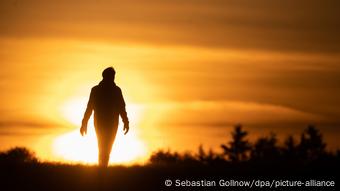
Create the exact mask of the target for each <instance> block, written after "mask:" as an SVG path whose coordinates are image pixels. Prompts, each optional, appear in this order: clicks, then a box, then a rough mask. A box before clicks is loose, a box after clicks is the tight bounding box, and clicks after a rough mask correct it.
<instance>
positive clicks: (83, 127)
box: [80, 89, 93, 136]
mask: <svg viewBox="0 0 340 191" xmlns="http://www.w3.org/2000/svg"><path fill="white" fill-rule="evenodd" d="M92 110H93V89H92V90H91V93H90V98H89V101H88V103H87V107H86V111H85V113H84V117H83V120H82V123H81V128H80V134H81V135H82V136H84V135H86V133H87V123H88V121H89V119H90V117H91V115H92Z"/></svg>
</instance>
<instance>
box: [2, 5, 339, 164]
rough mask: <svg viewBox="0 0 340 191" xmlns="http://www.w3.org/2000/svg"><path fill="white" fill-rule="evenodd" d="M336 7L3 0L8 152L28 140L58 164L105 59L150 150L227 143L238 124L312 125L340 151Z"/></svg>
mask: <svg viewBox="0 0 340 191" xmlns="http://www.w3.org/2000/svg"><path fill="white" fill-rule="evenodd" d="M337 7H339V2H338V1H331V0H330V1H323V2H320V1H307V0H306V1H299V2H296V1H293V0H289V1H284V2H277V1H275V2H273V1H269V0H268V1H265V0H264V1H250V0H243V1H218V0H216V1H215V0H214V1H196V0H195V1H193V0H188V1H167V0H166V1H153V0H143V1H131V0H129V1H124V2H121V1H105V0H101V1H100V0H97V1H92V0H91V1H90V0H86V1H79V0H71V1H42V0H26V1H20V0H16V1H14V0H13V1H1V2H0V47H1V48H0V62H1V70H0V87H1V90H2V91H1V92H2V93H1V94H0V104H1V108H0V149H7V148H9V147H12V146H15V145H23V146H27V147H30V148H33V149H34V150H35V151H36V152H37V154H38V156H40V157H42V158H44V159H49V160H54V159H55V160H57V158H58V156H56V154H55V153H54V152H55V150H54V149H53V144H55V140H56V139H57V138H58V137H60V136H62V135H64V134H65V133H66V134H67V133H69V132H72V131H75V130H77V128H79V126H78V125H77V123H78V122H79V124H80V120H81V117H82V113H83V110H84V107H85V106H86V101H87V98H88V94H89V91H90V88H91V87H92V86H94V85H96V84H97V83H98V82H99V81H100V79H101V71H102V70H103V69H104V68H105V67H107V66H114V67H115V68H116V70H117V79H116V81H117V84H118V85H119V86H120V87H121V88H122V90H123V94H124V96H125V97H126V101H127V104H128V106H129V105H130V113H129V114H130V116H131V118H132V119H133V120H134V121H132V127H131V128H132V135H131V137H135V138H136V140H137V138H138V141H139V143H141V144H142V145H143V148H144V149H145V151H146V152H145V153H149V152H151V151H153V150H155V149H157V148H161V147H164V148H172V149H174V150H195V149H196V148H197V147H198V145H199V144H203V145H204V146H206V147H207V148H209V147H212V148H215V149H217V148H218V145H219V144H220V143H222V142H226V141H228V138H229V131H230V127H231V126H232V125H233V124H236V123H243V124H245V125H246V127H247V128H248V130H249V131H250V132H251V134H253V135H255V136H257V135H264V134H266V133H268V132H269V131H273V132H277V133H278V134H279V135H280V136H284V135H286V134H289V133H291V134H295V133H299V132H301V130H302V129H301V128H304V127H305V126H306V125H307V124H309V123H314V124H317V125H318V126H319V127H320V129H321V130H322V132H324V134H325V136H326V138H327V140H329V143H330V146H331V147H332V148H338V147H339V142H338V141H337V140H336V138H337V137H338V128H339V117H338V116H340V109H339V108H340V107H339V106H340V101H339V99H338V98H339V96H340V87H339V85H340V77H339V76H340V54H339V51H340V46H339V44H340V37H339V35H338V34H339V33H340V28H339V26H340V21H339V18H340V15H339V12H338V10H337ZM136 108H137V109H136ZM202 116H203V117H202ZM298 127H299V128H298ZM79 136H80V135H79ZM131 140H132V138H131ZM188 140H190V144H188ZM122 142H123V140H122ZM131 144H132V143H131ZM80 146H81V145H80ZM145 153H144V154H145ZM146 155H147V154H146Z"/></svg>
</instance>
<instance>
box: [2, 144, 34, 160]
mask: <svg viewBox="0 0 340 191" xmlns="http://www.w3.org/2000/svg"><path fill="white" fill-rule="evenodd" d="M0 159H1V162H5V163H11V164H23V163H36V162H38V160H37V158H36V157H35V154H34V153H33V152H31V151H30V150H28V149H27V148H25V147H15V148H12V149H10V150H8V151H6V152H3V153H1V154H0Z"/></svg>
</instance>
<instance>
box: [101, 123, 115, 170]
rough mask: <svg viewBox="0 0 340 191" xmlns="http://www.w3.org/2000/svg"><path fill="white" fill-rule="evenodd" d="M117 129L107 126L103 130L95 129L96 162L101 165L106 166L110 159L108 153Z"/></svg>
mask: <svg viewBox="0 0 340 191" xmlns="http://www.w3.org/2000/svg"><path fill="white" fill-rule="evenodd" d="M116 132H117V129H115V128H112V127H111V128H107V129H105V130H101V131H97V139H98V151H99V153H98V163H99V166H101V167H107V166H108V164H109V160H110V153H111V149H112V145H113V142H114V140H115V137H116Z"/></svg>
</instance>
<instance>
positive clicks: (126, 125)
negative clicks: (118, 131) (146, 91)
mask: <svg viewBox="0 0 340 191" xmlns="http://www.w3.org/2000/svg"><path fill="white" fill-rule="evenodd" d="M119 102H120V107H119V114H120V117H121V118H122V120H123V123H124V129H123V130H124V134H126V133H128V132H129V129H130V127H129V118H128V117H127V113H126V109H125V101H124V97H123V94H122V90H120V89H119Z"/></svg>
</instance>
